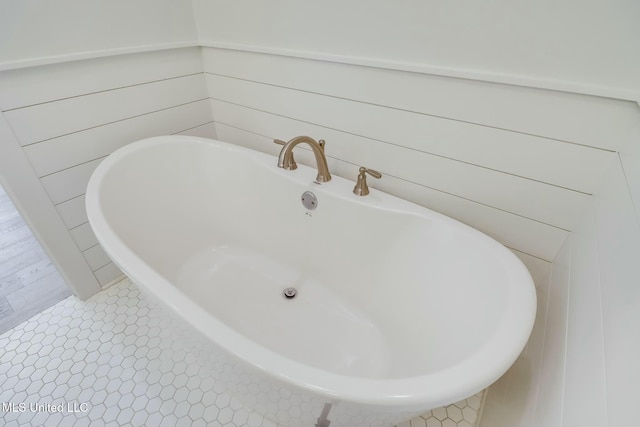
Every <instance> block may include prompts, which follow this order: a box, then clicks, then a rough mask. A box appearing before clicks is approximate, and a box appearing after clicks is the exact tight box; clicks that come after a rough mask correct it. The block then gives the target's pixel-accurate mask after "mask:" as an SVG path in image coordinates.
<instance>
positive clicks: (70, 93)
mask: <svg viewBox="0 0 640 427" xmlns="http://www.w3.org/2000/svg"><path fill="white" fill-rule="evenodd" d="M0 109H2V110H4V111H5V112H4V113H3V114H4V116H5V117H6V118H7V122H8V123H9V125H10V126H11V127H12V129H13V131H14V134H15V135H16V136H17V139H18V142H19V144H20V145H21V146H22V149H23V151H24V153H25V154H26V156H27V158H28V159H29V161H30V163H31V165H32V167H33V170H34V172H35V174H36V175H37V176H38V177H40V182H41V184H42V186H43V187H44V189H45V190H46V192H47V194H48V196H49V198H50V200H51V203H52V204H53V205H55V207H56V209H57V212H58V214H59V215H60V217H61V218H62V221H63V222H64V225H65V226H66V227H67V228H68V230H69V233H70V235H71V237H73V241H74V242H75V244H76V245H77V247H78V248H79V249H80V250H81V251H83V253H82V254H83V256H84V257H83V260H84V261H85V262H86V264H87V266H88V267H89V268H90V269H91V270H92V271H93V273H94V276H95V278H96V279H97V281H98V282H99V283H100V284H101V285H102V286H104V285H107V284H108V283H110V282H111V281H113V280H114V279H116V278H118V277H119V276H121V275H122V272H120V270H119V269H118V268H117V267H116V266H115V265H114V264H113V263H111V261H110V260H109V258H108V257H107V255H106V253H105V252H104V250H103V249H102V248H101V246H100V245H99V244H98V241H97V238H96V236H95V234H94V233H93V231H92V230H91V227H90V225H89V224H88V222H87V213H86V209H85V197H84V192H85V190H86V185H87V183H88V180H89V177H90V176H91V173H92V172H93V170H95V168H96V167H97V165H98V164H99V163H100V162H101V161H102V159H104V157H105V156H107V155H109V154H110V153H111V152H113V151H114V150H116V149H117V148H120V147H122V146H123V145H125V144H127V143H130V142H133V141H135V140H138V139H143V138H147V137H151V136H157V135H165V134H174V133H181V132H192V133H200V134H206V135H207V136H213V135H215V134H214V133H213V134H212V131H213V125H212V116H211V106H210V101H209V99H208V93H207V90H206V84H205V79H204V75H203V74H202V61H201V56H200V49H199V48H186V49H172V50H166V51H161V52H149V53H141V54H131V55H120V56H113V57H105V58H97V59H92V60H83V61H75V62H69V63H65V64H53V65H46V66H41V67H32V68H29V69H26V70H11V71H6V72H1V73H0ZM207 125H208V126H207Z"/></svg>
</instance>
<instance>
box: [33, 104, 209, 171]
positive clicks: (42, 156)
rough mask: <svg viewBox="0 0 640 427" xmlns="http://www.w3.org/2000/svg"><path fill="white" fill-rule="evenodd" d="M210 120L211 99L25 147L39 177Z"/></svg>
mask: <svg viewBox="0 0 640 427" xmlns="http://www.w3.org/2000/svg"><path fill="white" fill-rule="evenodd" d="M209 121H211V110H210V106H209V102H208V100H202V101H196V102H192V103H189V104H184V105H179V106H177V107H172V108H168V109H166V110H161V111H156V112H153V113H149V114H144V115H141V116H136V117H133V118H130V119H125V120H122V121H118V122H115V123H110V124H107V125H103V126H98V127H95V128H91V129H87V130H83V131H79V132H75V133H72V134H69V135H65V136H61V137H58V138H53V139H49V140H47V141H43V142H40V143H37V144H31V145H29V146H26V147H24V151H25V153H26V154H27V156H28V157H29V160H30V161H31V164H32V165H33V168H34V169H35V170H36V172H37V173H38V175H39V176H41V177H42V176H44V175H48V174H51V173H54V172H58V171H60V170H63V169H66V168H69V167H72V166H75V165H78V164H80V163H84V162H87V161H90V160H94V159H97V158H101V157H104V156H106V155H108V154H111V153H112V152H113V151H115V150H116V149H118V148H120V147H122V146H123V145H125V144H128V143H130V142H133V141H136V140H139V139H143V138H148V137H151V136H157V135H165V134H172V133H175V132H179V131H182V130H183V129H190V128H193V127H197V126H200V125H202V124H203V123H207V122H209Z"/></svg>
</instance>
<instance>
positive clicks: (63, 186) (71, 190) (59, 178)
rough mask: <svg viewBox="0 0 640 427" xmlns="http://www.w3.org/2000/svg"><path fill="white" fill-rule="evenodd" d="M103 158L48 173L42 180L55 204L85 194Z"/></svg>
mask: <svg viewBox="0 0 640 427" xmlns="http://www.w3.org/2000/svg"><path fill="white" fill-rule="evenodd" d="M102 160H103V159H102V158H101V159H96V160H92V161H90V162H87V163H82V164H81V165H78V166H74V167H72V168H69V169H65V170H63V171H61V172H58V173H54V174H51V175H47V176H45V177H44V178H42V179H41V180H40V181H41V182H42V185H43V186H44V188H45V190H47V193H49V197H50V198H51V201H52V202H53V203H54V204H56V205H57V204H59V203H62V202H64V201H66V200H69V199H73V198H75V197H78V196H80V195H82V194H84V192H85V190H86V188H87V184H88V183H89V178H90V177H91V174H92V173H93V171H94V170H95V169H96V168H97V167H98V165H99V164H100V162H102Z"/></svg>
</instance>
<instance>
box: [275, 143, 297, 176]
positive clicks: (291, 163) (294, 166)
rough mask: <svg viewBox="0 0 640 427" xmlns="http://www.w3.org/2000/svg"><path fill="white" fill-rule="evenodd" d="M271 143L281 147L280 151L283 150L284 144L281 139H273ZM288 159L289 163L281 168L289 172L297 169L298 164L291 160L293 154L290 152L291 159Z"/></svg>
mask: <svg viewBox="0 0 640 427" xmlns="http://www.w3.org/2000/svg"><path fill="white" fill-rule="evenodd" d="M273 142H274V143H276V144H278V145H282V150H284V145H285V144H286V142H285V141H283V140H281V139H274V140H273ZM281 152H282V151H281ZM289 159H290V161H289V162H288V163H286V164H285V165H284V166H283V168H284V169H286V170H290V171H292V170H295V169H297V168H298V164H297V163H296V161H295V159H294V158H293V152H291V157H290V158H289Z"/></svg>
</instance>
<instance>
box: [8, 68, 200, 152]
mask: <svg viewBox="0 0 640 427" xmlns="http://www.w3.org/2000/svg"><path fill="white" fill-rule="evenodd" d="M204 98H206V92H205V86H204V79H203V76H202V75H201V74H197V75H191V76H185V77H176V78H172V79H168V80H162V81H158V82H152V83H144V84H140V85H137V86H129V87H126V88H121V89H114V90H111V91H107V92H99V93H94V94H88V95H86V96H78V97H74V98H69V99H63V100H60V101H54V102H47V103H44V104H38V105H34V106H30V107H25V108H20V109H17V110H11V111H8V112H6V113H5V114H6V117H7V120H8V121H9V124H10V125H11V127H12V128H13V130H14V132H15V134H16V136H17V137H18V140H19V141H20V143H21V144H22V145H28V144H33V143H35V142H39V141H43V140H46V139H50V138H55V137H58V136H61V135H67V134H70V133H73V132H77V131H79V130H84V129H89V128H92V127H95V126H100V125H104V124H107V123H112V122H116V121H118V120H124V119H128V118H131V117H134V116H138V115H142V114H147V113H150V112H153V111H159V110H163V109H166V108H171V107H175V106H177V105H181V104H188V103H191V102H193V101H197V100H200V99H204ZM35 123H37V124H38V125H37V126H34V124H35Z"/></svg>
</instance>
